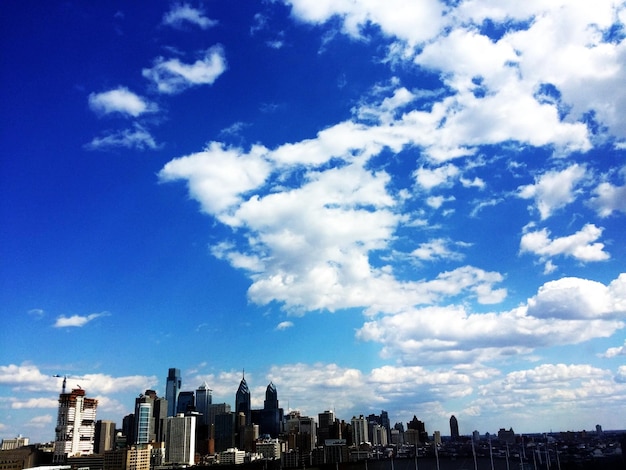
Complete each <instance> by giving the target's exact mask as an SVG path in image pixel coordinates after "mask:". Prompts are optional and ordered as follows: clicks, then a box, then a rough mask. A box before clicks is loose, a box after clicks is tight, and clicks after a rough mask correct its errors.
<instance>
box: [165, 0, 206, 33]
mask: <svg viewBox="0 0 626 470" xmlns="http://www.w3.org/2000/svg"><path fill="white" fill-rule="evenodd" d="M185 23H191V24H194V25H196V26H198V27H200V28H201V29H208V28H211V27H213V26H215V25H216V24H217V21H216V20H212V19H210V18H208V17H207V16H206V15H205V12H204V11H203V10H202V9H198V8H193V7H192V6H191V5H189V4H188V3H176V4H174V5H172V8H171V9H170V11H168V12H167V13H165V15H163V24H164V25H167V26H173V27H175V28H181V27H183V25H184V24H185Z"/></svg>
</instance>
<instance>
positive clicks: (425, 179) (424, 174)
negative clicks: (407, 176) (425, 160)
mask: <svg viewBox="0 0 626 470" xmlns="http://www.w3.org/2000/svg"><path fill="white" fill-rule="evenodd" d="M458 174H459V169H458V168H457V167H456V166H455V165H453V164H451V163H449V164H447V165H443V166H440V167H437V168H434V169H428V168H424V167H421V168H418V169H417V170H416V171H415V179H416V181H417V184H418V185H419V186H420V187H422V188H424V189H425V190H427V191H428V190H430V189H432V188H434V187H436V186H441V185H449V184H451V180H452V179H453V178H455V177H456V176H457V175H458Z"/></svg>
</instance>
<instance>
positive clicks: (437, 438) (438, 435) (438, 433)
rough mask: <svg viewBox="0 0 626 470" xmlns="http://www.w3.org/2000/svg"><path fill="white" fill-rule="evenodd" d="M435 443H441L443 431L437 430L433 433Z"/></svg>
mask: <svg viewBox="0 0 626 470" xmlns="http://www.w3.org/2000/svg"><path fill="white" fill-rule="evenodd" d="M433 444H435V445H441V431H435V432H434V433H433Z"/></svg>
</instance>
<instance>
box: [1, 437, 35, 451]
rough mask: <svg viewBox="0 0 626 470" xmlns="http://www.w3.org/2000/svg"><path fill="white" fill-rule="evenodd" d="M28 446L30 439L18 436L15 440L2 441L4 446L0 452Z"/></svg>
mask: <svg viewBox="0 0 626 470" xmlns="http://www.w3.org/2000/svg"><path fill="white" fill-rule="evenodd" d="M27 445H28V438H27V437H22V436H21V435H20V436H17V437H14V438H13V439H2V445H1V446H0V450H13V449H17V448H19V447H24V446H27Z"/></svg>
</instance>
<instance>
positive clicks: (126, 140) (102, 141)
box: [85, 123, 159, 150]
mask: <svg viewBox="0 0 626 470" xmlns="http://www.w3.org/2000/svg"><path fill="white" fill-rule="evenodd" d="M158 147H159V145H158V144H157V142H156V141H155V140H154V137H152V135H151V134H150V132H149V131H148V130H147V129H145V128H144V127H143V126H141V125H139V124H137V123H135V124H134V125H133V127H132V128H130V129H124V130H121V131H115V132H109V133H107V134H105V135H104V136H102V137H94V138H93V139H92V141H91V142H89V143H88V144H86V145H85V148H87V149H88V150H111V149H115V148H128V149H137V150H146V149H149V150H155V149H157V148H158Z"/></svg>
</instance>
